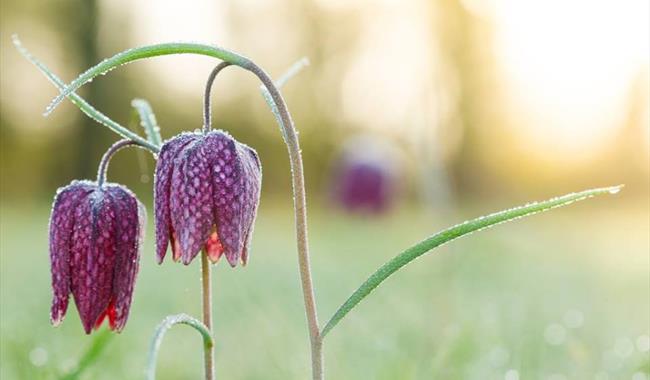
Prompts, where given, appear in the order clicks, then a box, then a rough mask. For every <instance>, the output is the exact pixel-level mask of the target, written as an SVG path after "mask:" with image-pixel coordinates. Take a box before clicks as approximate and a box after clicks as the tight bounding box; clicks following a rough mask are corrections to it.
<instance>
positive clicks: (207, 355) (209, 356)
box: [201, 250, 214, 380]
mask: <svg viewBox="0 0 650 380" xmlns="http://www.w3.org/2000/svg"><path fill="white" fill-rule="evenodd" d="M210 270H211V268H210V262H209V261H208V254H207V252H205V250H202V251H201V289H202V301H203V324H204V325H205V327H206V328H207V329H208V331H210V335H213V334H212V287H211V283H212V282H211V281H210ZM203 361H204V364H205V380H214V344H205V345H204V346H203Z"/></svg>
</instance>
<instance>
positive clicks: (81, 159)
mask: <svg viewBox="0 0 650 380" xmlns="http://www.w3.org/2000/svg"><path fill="white" fill-rule="evenodd" d="M76 9H77V11H78V15H79V17H77V18H76V20H75V23H78V26H77V28H78V30H77V33H74V34H73V35H72V38H73V39H76V41H75V45H77V46H79V50H78V51H79V64H80V65H81V71H83V70H86V69H87V68H89V67H91V66H93V65H95V64H96V63H97V62H99V53H98V47H97V45H98V43H97V23H98V19H99V17H98V12H99V10H98V4H97V0H81V1H78V2H77V8H76ZM81 71H80V72H81ZM85 91H86V93H85V98H86V100H88V102H89V103H90V104H94V105H96V106H98V107H99V108H100V109H101V107H100V106H99V103H100V102H99V101H98V100H99V99H98V98H99V89H98V85H97V84H95V85H92V86H86V88H85ZM81 124H82V125H81V131H79V143H78V144H76V146H77V150H78V152H77V159H76V161H75V162H76V170H75V172H76V173H78V175H80V176H81V178H94V175H95V172H96V164H95V161H94V160H93V159H91V158H92V157H94V156H95V151H96V150H97V146H98V135H97V126H96V125H95V122H94V121H93V120H90V119H88V118H83V119H82V121H81Z"/></svg>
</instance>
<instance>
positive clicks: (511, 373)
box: [503, 369, 519, 380]
mask: <svg viewBox="0 0 650 380" xmlns="http://www.w3.org/2000/svg"><path fill="white" fill-rule="evenodd" d="M503 378H504V380H519V371H517V370H516V369H509V370H508V371H506V374H505V376H504V377H503Z"/></svg>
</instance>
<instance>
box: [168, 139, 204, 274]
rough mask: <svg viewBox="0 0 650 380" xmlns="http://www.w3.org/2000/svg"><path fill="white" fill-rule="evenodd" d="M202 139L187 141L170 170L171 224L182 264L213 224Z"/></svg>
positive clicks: (191, 255) (198, 249)
mask: <svg viewBox="0 0 650 380" xmlns="http://www.w3.org/2000/svg"><path fill="white" fill-rule="evenodd" d="M204 142H205V141H204V139H203V138H201V139H200V140H197V141H196V142H194V143H193V144H191V145H188V146H187V147H186V148H185V149H184V150H183V151H182V153H181V156H179V161H177V162H176V165H175V168H174V171H173V173H172V185H171V193H170V199H171V202H170V210H171V219H172V227H173V229H174V231H175V232H176V238H177V239H178V243H179V245H180V248H181V258H182V261H183V264H185V265H187V264H189V263H190V262H191V261H192V259H194V257H196V255H197V253H198V252H199V251H200V250H201V249H202V248H203V247H204V246H205V244H206V242H207V240H208V238H209V237H210V233H211V230H212V225H213V224H214V223H213V216H212V184H211V182H210V166H209V161H208V157H209V152H208V146H207V145H206V144H204Z"/></svg>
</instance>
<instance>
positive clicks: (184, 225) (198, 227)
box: [154, 130, 262, 267]
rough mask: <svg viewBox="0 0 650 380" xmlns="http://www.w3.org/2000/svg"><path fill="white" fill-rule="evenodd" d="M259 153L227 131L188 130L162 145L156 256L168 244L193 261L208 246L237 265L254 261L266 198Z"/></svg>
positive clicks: (183, 258)
mask: <svg viewBox="0 0 650 380" xmlns="http://www.w3.org/2000/svg"><path fill="white" fill-rule="evenodd" d="M261 184H262V172H261V166H260V161H259V158H258V157H257V153H256V152H255V151H254V150H253V149H251V148H250V147H248V146H246V145H244V144H242V143H240V142H238V141H236V140H235V139H233V138H232V137H231V136H230V135H229V134H227V133H226V132H223V131H219V130H217V131H210V132H207V133H204V134H201V133H183V134H180V135H178V136H176V137H174V138H172V139H170V140H168V141H167V142H165V144H164V145H163V146H162V148H161V150H160V154H159V156H158V161H157V163H156V176H155V184H154V212H155V221H156V257H157V260H158V263H162V261H163V259H164V257H165V254H166V251H167V246H168V243H170V242H171V248H172V257H173V259H174V260H175V261H178V260H181V261H182V262H183V263H184V264H186V265H187V264H189V263H190V262H191V261H192V259H194V257H196V255H197V254H198V252H200V251H201V249H205V250H206V252H207V253H208V257H209V258H210V261H212V262H213V263H216V262H217V261H218V260H219V258H220V257H221V256H222V255H225V256H226V259H227V260H228V262H229V263H230V265H231V266H233V267H234V266H236V265H237V263H238V262H240V261H241V262H242V264H243V265H245V264H246V262H247V261H248V247H249V242H250V239H251V235H252V232H253V224H254V222H255V216H256V214H257V206H258V204H259V199H260V189H261Z"/></svg>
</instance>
